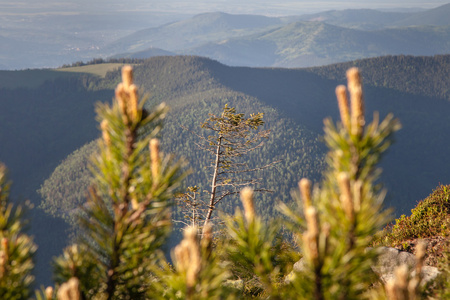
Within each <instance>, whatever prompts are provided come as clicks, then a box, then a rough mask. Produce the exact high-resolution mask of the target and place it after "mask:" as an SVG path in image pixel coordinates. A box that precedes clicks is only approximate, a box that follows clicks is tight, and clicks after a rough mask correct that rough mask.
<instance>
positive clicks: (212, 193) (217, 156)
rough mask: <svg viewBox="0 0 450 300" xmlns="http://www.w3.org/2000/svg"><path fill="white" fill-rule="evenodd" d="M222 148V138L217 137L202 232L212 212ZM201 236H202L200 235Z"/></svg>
mask: <svg viewBox="0 0 450 300" xmlns="http://www.w3.org/2000/svg"><path fill="white" fill-rule="evenodd" d="M221 146H222V137H221V136H220V137H219V140H218V142H217V149H216V162H215V163H214V174H213V178H212V182H211V198H210V199H209V209H208V213H207V214H206V218H205V224H203V230H202V231H204V230H205V227H206V225H207V224H208V223H209V220H210V219H211V215H212V213H213V211H214V200H215V198H216V182H217V174H218V173H219V161H220V160H219V157H220V147H221ZM202 236H203V234H202Z"/></svg>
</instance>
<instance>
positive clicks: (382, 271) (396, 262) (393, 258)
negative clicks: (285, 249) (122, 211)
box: [286, 247, 440, 284]
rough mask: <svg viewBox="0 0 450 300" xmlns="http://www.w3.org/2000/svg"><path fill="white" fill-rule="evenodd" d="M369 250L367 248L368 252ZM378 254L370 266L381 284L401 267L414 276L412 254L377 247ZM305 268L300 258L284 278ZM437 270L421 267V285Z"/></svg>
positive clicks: (433, 276) (435, 274) (432, 277)
mask: <svg viewBox="0 0 450 300" xmlns="http://www.w3.org/2000/svg"><path fill="white" fill-rule="evenodd" d="M369 249H371V248H368V250H369ZM376 250H377V251H378V253H379V256H378V260H377V261H376V262H375V263H374V265H372V270H373V271H374V273H375V274H377V275H378V277H379V278H380V280H381V281H382V282H383V283H387V282H388V281H389V280H391V279H393V278H394V277H395V275H394V272H395V269H396V268H397V267H399V266H401V265H406V266H408V269H409V270H411V276H414V275H415V272H416V271H415V267H416V258H415V256H414V254H411V253H408V252H405V251H400V250H397V249H395V248H390V247H379V248H377V249H376ZM305 268H306V262H305V260H304V259H303V258H302V259H300V260H299V261H298V262H296V263H295V264H294V267H293V269H294V271H293V272H291V274H289V275H288V276H287V278H286V281H290V280H292V278H293V276H295V273H294V272H302V271H304V270H305ZM439 273H440V272H439V270H438V269H437V268H435V267H430V266H424V267H422V276H423V277H422V284H425V283H427V282H429V281H432V280H434V279H435V278H436V277H437V276H438V275H439Z"/></svg>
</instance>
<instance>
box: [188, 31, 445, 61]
mask: <svg viewBox="0 0 450 300" xmlns="http://www.w3.org/2000/svg"><path fill="white" fill-rule="evenodd" d="M187 53H188V54H194V55H200V56H206V57H210V58H213V59H217V60H219V61H220V62H222V63H224V64H227V65H232V66H275V67H290V68H293V67H311V66H318V65H327V64H331V63H336V62H344V61H350V60H355V59H362V58H367V57H377V56H383V55H388V54H390V55H399V54H408V55H435V54H445V53H450V26H446V27H432V26H423V27H405V28H392V29H383V30H377V31H362V30H356V29H349V28H344V27H338V26H334V25H329V24H326V23H322V22H296V23H290V24H288V25H286V26H283V27H279V28H276V29H272V30H270V31H266V32H263V33H258V34H254V35H251V36H247V37H238V38H232V39H229V40H226V41H221V42H216V43H209V44H205V45H203V46H200V47H197V48H194V49H190V50H188V51H187Z"/></svg>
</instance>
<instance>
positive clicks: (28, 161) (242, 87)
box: [0, 55, 450, 264]
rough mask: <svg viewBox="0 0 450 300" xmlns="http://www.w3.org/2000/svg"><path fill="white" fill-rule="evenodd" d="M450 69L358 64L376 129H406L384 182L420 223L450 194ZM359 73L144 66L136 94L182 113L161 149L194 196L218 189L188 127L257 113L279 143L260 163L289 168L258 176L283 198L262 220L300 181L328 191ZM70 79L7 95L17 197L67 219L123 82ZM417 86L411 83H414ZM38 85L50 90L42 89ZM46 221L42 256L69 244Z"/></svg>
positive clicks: (159, 62) (419, 60) (196, 64)
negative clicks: (229, 111)
mask: <svg viewBox="0 0 450 300" xmlns="http://www.w3.org/2000/svg"><path fill="white" fill-rule="evenodd" d="M448 60H449V56H448V55H445V56H435V57H395V56H394V57H382V58H375V59H367V60H361V61H357V62H355V64H357V65H359V66H360V67H361V69H362V74H363V77H364V83H365V96H366V104H367V113H366V115H367V118H368V119H369V120H370V119H371V115H372V113H373V111H374V110H377V111H380V116H381V118H384V116H386V114H388V113H389V112H393V113H394V115H395V116H396V117H398V118H399V119H400V121H401V123H402V124H403V129H402V130H401V131H400V132H399V133H398V135H397V143H396V144H395V145H394V146H393V147H392V148H391V150H390V151H389V153H388V155H387V156H386V159H385V160H384V164H383V168H384V173H383V176H382V179H381V182H382V183H384V184H385V185H386V187H387V188H388V190H389V193H388V198H387V205H388V206H393V207H395V209H396V213H397V214H398V213H406V212H408V211H409V210H410V209H411V208H412V207H413V206H414V205H415V203H416V201H418V200H419V199H422V198H424V197H425V196H426V195H428V194H429V192H430V191H431V190H432V189H433V188H434V187H435V186H436V185H437V184H438V183H442V184H445V183H446V180H448V178H450V168H448V166H449V163H450V161H449V158H448V155H447V153H446V152H447V149H448V148H449V146H450V145H449V142H448V141H450V122H448V115H449V114H450V102H449V101H447V100H448V91H446V90H445V82H449V74H448V68H447V67H445V65H446V64H448ZM353 64H354V63H344V64H338V65H332V66H326V67H320V68H314V69H268V68H265V69H257V68H247V67H228V66H225V65H223V64H220V63H218V62H217V61H213V60H210V59H205V58H199V57H192V56H173V57H154V58H151V59H148V60H143V61H140V62H139V63H138V64H136V65H135V66H134V68H135V79H136V83H137V84H138V86H139V87H140V89H141V90H142V91H145V92H148V93H149V101H148V106H149V107H150V106H152V105H155V104H157V103H160V102H161V101H165V102H167V103H168V104H169V106H170V107H171V112H170V113H169V115H168V117H167V119H166V122H165V127H164V130H163V132H162V133H161V136H162V145H161V148H162V150H163V151H164V152H169V153H170V152H171V153H175V155H177V156H178V157H180V156H184V157H185V158H186V160H187V161H188V162H189V166H190V168H191V169H192V170H193V172H192V174H191V175H190V176H189V177H188V178H187V180H186V182H185V185H198V186H201V187H203V188H205V187H206V186H207V184H208V180H207V177H208V174H209V172H210V170H208V169H205V167H207V165H208V162H209V159H210V158H209V157H208V156H207V154H206V153H202V152H201V151H199V150H198V149H197V147H196V145H195V144H194V141H195V136H194V135H193V134H191V133H190V132H189V131H186V130H183V129H182V128H181V126H180V125H184V126H185V127H187V128H189V129H190V130H192V131H196V132H200V131H198V130H199V125H200V123H201V122H202V121H203V120H205V119H206V118H207V117H208V113H216V114H217V113H220V111H221V109H222V108H223V106H224V105H225V104H228V105H230V106H235V107H236V108H237V109H238V111H239V112H244V113H246V114H248V113H256V112H264V113H265V116H264V120H265V121H266V125H265V128H267V129H270V130H272V134H271V137H270V139H269V140H268V141H267V142H266V143H265V146H264V147H263V148H262V149H260V151H258V152H257V153H255V154H254V156H252V157H250V158H249V161H250V162H251V164H253V165H259V164H261V163H264V162H268V161H273V160H276V159H282V162H281V163H280V164H278V165H277V166H276V167H275V168H272V169H269V170H265V171H264V172H262V173H260V174H256V175H255V176H257V177H260V178H263V179H264V182H263V185H264V186H265V187H266V188H269V189H273V190H274V191H275V192H274V193H273V194H266V195H257V197H256V199H257V203H258V209H259V211H260V212H261V213H263V214H264V215H265V216H266V217H271V216H273V215H274V214H275V210H274V209H273V208H274V205H275V203H276V200H277V199H280V200H282V201H286V202H289V201H290V200H291V196H290V191H291V190H292V189H295V188H296V184H297V182H298V180H299V179H300V178H302V177H308V178H311V179H312V180H313V181H315V182H317V181H318V179H319V176H320V172H321V170H322V169H323V159H324V147H323V146H322V144H321V142H320V136H322V134H323V130H322V124H323V123H322V122H323V119H324V118H325V117H327V116H331V117H332V118H333V119H335V120H336V119H337V118H336V117H337V115H338V109H337V104H336V100H335V95H334V89H335V87H336V85H337V84H340V83H343V82H344V74H345V70H346V69H347V67H348V66H350V65H353ZM386 66H388V68H386ZM89 67H91V68H92V66H89ZM381 69H382V70H384V71H380V70H381ZM86 70H87V69H86ZM66 71H70V69H68V70H66ZM91 71H92V70H91ZM23 72H24V71H23ZM77 72H80V69H77ZM36 74H40V76H42V73H36ZM64 74H65V75H64V76H63V75H62V74H61V75H60V76H62V77H58V76H56V77H58V78H57V79H55V78H54V77H51V76H49V78H48V80H47V81H44V82H45V83H43V84H41V85H39V84H37V85H28V86H27V87H23V86H20V84H19V85H17V84H16V85H14V86H13V87H11V88H8V87H7V86H3V87H2V90H1V93H0V102H1V106H2V110H1V111H0V122H1V124H2V126H0V140H1V144H2V147H1V152H0V160H1V161H3V162H5V163H6V164H7V165H8V167H9V168H10V169H11V175H12V179H13V180H14V181H15V186H16V188H17V189H16V195H17V191H21V192H22V195H23V196H24V197H29V198H31V200H32V201H33V202H34V203H35V204H36V205H39V204H40V202H41V199H40V198H39V196H38V195H36V194H35V193H34V191H36V190H38V189H39V188H40V185H41V184H42V188H41V189H40V191H41V193H42V195H44V199H42V207H44V208H45V209H46V210H47V211H48V212H51V213H54V214H55V215H57V216H60V217H64V216H67V212H70V211H71V210H72V209H74V208H76V206H77V205H78V204H79V203H82V201H83V200H84V187H86V185H87V182H88V180H87V179H86V178H87V177H84V176H86V174H87V172H86V169H85V166H86V161H87V158H88V156H89V153H91V152H92V149H93V148H95V142H94V143H93V144H91V145H90V146H86V147H84V148H82V149H80V150H78V151H76V152H74V153H73V154H72V155H70V156H69V157H67V155H69V153H71V152H72V151H75V150H76V149H77V148H79V147H81V146H82V145H83V144H85V143H87V142H89V141H92V140H93V139H95V138H96V137H97V136H98V131H97V128H96V127H97V125H96V123H95V121H94V105H93V104H94V103H95V102H96V101H110V100H111V98H112V97H113V94H114V92H113V87H114V86H115V85H116V84H117V83H118V81H119V77H120V76H119V72H118V71H112V72H109V73H107V74H106V76H105V77H104V78H102V77H95V76H92V75H87V74H83V73H70V72H69V73H64ZM67 74H72V75H71V76H67ZM427 74H432V76H431V75H427ZM0 75H2V74H0ZM3 75H4V74H3ZM7 75H8V76H10V75H11V74H9V73H8V74H7ZM23 75H24V76H25V75H26V74H25V73H23ZM27 76H29V73H27ZM421 76H422V77H421ZM18 77H20V76H18ZM405 78H406V79H408V80H407V81H406V82H408V83H407V84H406V83H405V84H403V83H402V82H405V80H403V79H405ZM35 82H39V80H37V79H36V78H35ZM4 124H7V125H6V126H5V125H4ZM205 134H207V133H205ZM3 145H5V146H3ZM65 157H67V158H66V159H65V160H64V161H62V164H60V165H59V166H58V167H57V168H56V169H54V168H55V167H56V166H57V165H58V163H59V162H60V161H61V160H62V159H64V158H65ZM52 170H54V173H53V175H51V173H52ZM45 178H48V179H47V180H46V181H45V182H44V179H45ZM228 203H229V204H230V205H227V206H228V207H227V206H226V205H225V206H223V207H222V208H223V209H227V210H230V209H233V208H232V206H234V205H235V203H237V199H233V200H232V201H230V202H228ZM37 222H38V223H42V224H41V226H35V224H33V226H32V228H33V230H34V232H33V233H34V234H35V235H36V236H37V242H38V244H39V246H40V247H44V248H45V247H49V248H53V249H55V248H58V247H60V246H61V245H60V244H63V243H64V242H65V240H64V238H61V234H59V236H58V238H56V237H55V236H52V234H53V233H52V231H50V229H56V228H61V226H60V225H51V224H52V223H51V222H50V218H49V217H48V216H43V215H40V214H39V215H38V220H37ZM53 224H54V223H53ZM53 232H54V231H53ZM55 234H56V235H58V234H57V233H55ZM59 249H60V248H58V249H57V251H59ZM41 250H42V249H41ZM39 253H45V251H39ZM47 253H50V252H47ZM41 259H44V258H41ZM47 259H50V258H48V257H47ZM38 260H39V258H38ZM47 262H48V261H45V264H47Z"/></svg>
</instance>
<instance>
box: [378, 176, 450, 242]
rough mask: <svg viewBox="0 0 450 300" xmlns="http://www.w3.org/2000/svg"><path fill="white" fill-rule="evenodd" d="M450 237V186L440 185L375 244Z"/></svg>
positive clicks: (385, 232) (388, 229)
mask: <svg viewBox="0 0 450 300" xmlns="http://www.w3.org/2000/svg"><path fill="white" fill-rule="evenodd" d="M436 236H442V237H446V236H450V185H440V186H439V187H437V188H436V189H435V190H434V191H433V193H431V195H429V196H428V197H427V198H425V199H424V200H422V201H420V202H419V203H418V204H417V206H416V207H415V208H414V209H412V210H411V215H410V216H405V215H402V216H400V218H398V219H396V220H395V223H394V224H393V225H388V226H387V227H386V228H385V229H384V230H383V231H382V232H381V233H380V234H378V235H377V236H376V237H375V239H374V244H375V245H379V244H383V245H386V246H399V245H403V244H404V243H405V241H408V240H412V239H417V238H420V239H423V238H431V237H436Z"/></svg>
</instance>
